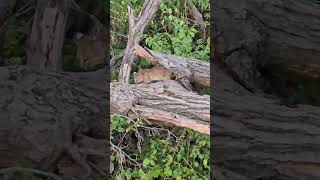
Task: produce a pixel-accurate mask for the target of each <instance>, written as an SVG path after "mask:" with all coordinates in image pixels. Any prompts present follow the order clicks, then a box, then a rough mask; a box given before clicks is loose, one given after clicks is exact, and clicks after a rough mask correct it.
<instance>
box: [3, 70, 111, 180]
mask: <svg viewBox="0 0 320 180" xmlns="http://www.w3.org/2000/svg"><path fill="white" fill-rule="evenodd" d="M0 73H1V74H0V93H1V94H2V96H1V97H0V106H1V108H0V123H1V125H0V134H1V136H0V142H1V143H0V149H1V150H0V159H1V161H0V168H8V167H15V166H20V165H21V164H22V165H23V166H24V167H26V168H32V169H38V170H41V171H45V172H52V173H55V174H57V175H59V176H63V177H78V178H79V177H81V178H82V177H85V176H87V175H96V174H97V173H98V172H104V174H105V173H106V172H105V169H106V163H107V156H106V153H107V151H108V149H107V144H106V143H107V141H106V138H107V137H106V134H105V131H106V128H107V123H106V122H107V120H106V118H108V117H107V116H106V115H107V113H108V111H107V109H108V103H107V99H108V98H107V94H106V90H105V89H106V88H104V89H100V88H96V87H95V86H92V85H93V84H92V83H91V84H90V83H83V82H81V81H78V80H75V79H74V78H72V77H70V76H66V75H61V74H60V75H59V74H55V73H44V72H40V71H34V70H31V69H29V68H27V67H24V66H20V67H1V68H0ZM103 82H105V81H103ZM17 163H19V164H17ZM92 164H94V165H95V167H93V166H92ZM97 169H98V170H97Z"/></svg>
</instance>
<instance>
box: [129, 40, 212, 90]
mask: <svg viewBox="0 0 320 180" xmlns="http://www.w3.org/2000/svg"><path fill="white" fill-rule="evenodd" d="M133 52H134V54H136V55H137V56H140V57H142V58H145V59H148V60H149V61H151V62H152V63H153V64H156V63H157V64H160V65H161V66H163V67H164V68H166V69H168V70H169V71H171V72H172V73H173V74H174V75H176V76H177V80H178V81H180V82H181V83H182V84H183V86H184V87H185V88H187V89H189V90H191V89H192V88H191V87H192V85H191V83H197V84H199V85H202V86H205V87H209V86H210V63H208V62H205V61H201V60H197V59H193V58H186V57H181V56H175V55H169V54H163V53H160V52H156V51H152V50H149V49H144V48H142V47H141V46H140V45H138V44H137V45H135V47H134V51H133Z"/></svg>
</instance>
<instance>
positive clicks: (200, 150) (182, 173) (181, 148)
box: [110, 115, 210, 180]
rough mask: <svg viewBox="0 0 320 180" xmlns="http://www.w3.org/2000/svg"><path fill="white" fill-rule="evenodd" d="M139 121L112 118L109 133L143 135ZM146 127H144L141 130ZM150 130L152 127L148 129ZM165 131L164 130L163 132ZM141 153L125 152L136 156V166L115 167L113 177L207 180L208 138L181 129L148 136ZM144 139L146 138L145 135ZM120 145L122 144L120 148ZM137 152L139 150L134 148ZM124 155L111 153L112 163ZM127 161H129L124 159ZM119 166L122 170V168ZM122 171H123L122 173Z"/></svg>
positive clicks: (120, 117)
mask: <svg viewBox="0 0 320 180" xmlns="http://www.w3.org/2000/svg"><path fill="white" fill-rule="evenodd" d="M143 127H144V123H143V121H142V119H138V120H137V121H129V119H128V118H126V117H123V116H115V115H113V116H112V118H111V133H112V135H113V136H115V135H116V134H117V133H122V134H123V133H124V136H126V135H127V136H129V135H130V134H131V135H132V134H139V133H142V130H141V129H142V128H143ZM144 128H145V127H144ZM151 129H152V128H151ZM163 130H164V129H163ZM147 134H148V139H145V141H144V143H143V145H142V148H141V149H142V150H141V151H139V150H134V151H132V150H131V152H130V151H129V150H127V152H126V153H127V154H129V153H132V154H131V155H132V156H133V155H134V156H136V157H137V159H136V162H138V163H139V164H136V165H132V164H130V163H127V164H130V165H127V166H125V167H122V166H116V168H115V170H114V172H113V174H112V177H113V179H115V178H116V176H121V177H126V179H146V180H149V179H156V178H160V179H165V178H167V179H209V176H210V174H209V171H210V166H209V158H210V141H209V136H207V135H203V134H200V133H196V132H193V131H191V130H183V129H180V130H178V131H174V133H173V134H171V133H167V134H164V133H159V132H158V133H155V132H154V133H147ZM144 137H145V136H144ZM113 140H115V139H113V138H112V137H111V141H113ZM119 146H121V144H120V145H119ZM137 149H139V148H137ZM122 157H123V156H121V155H119V154H117V153H115V152H112V155H111V157H110V159H111V161H112V162H113V163H115V164H117V162H119V161H122V162H123V159H122ZM127 161H129V160H127ZM121 167H122V168H121ZM121 169H122V170H121Z"/></svg>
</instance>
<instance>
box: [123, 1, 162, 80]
mask: <svg viewBox="0 0 320 180" xmlns="http://www.w3.org/2000/svg"><path fill="white" fill-rule="evenodd" d="M159 6H160V0H145V1H144V4H143V6H142V8H141V11H140V13H139V15H138V16H137V17H136V16H135V15H134V12H133V10H132V9H131V7H130V6H128V22H129V27H128V30H129V31H128V41H127V46H126V49H125V52H124V57H123V60H122V64H121V68H120V72H119V77H118V80H119V82H120V83H123V84H128V83H129V77H130V72H131V66H132V63H133V61H134V59H135V56H134V54H133V53H132V49H133V47H134V45H135V44H139V42H140V40H141V37H142V36H141V35H142V34H143V32H144V30H145V28H146V26H147V25H148V23H149V21H150V20H151V19H152V18H153V16H154V14H155V13H156V12H157V10H158V8H159Z"/></svg>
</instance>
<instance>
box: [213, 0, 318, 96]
mask: <svg viewBox="0 0 320 180" xmlns="http://www.w3.org/2000/svg"><path fill="white" fill-rule="evenodd" d="M211 8H212V11H213V18H212V23H213V25H214V29H215V31H216V32H214V33H213V34H219V36H216V38H215V42H214V43H213V46H215V47H216V48H215V56H216V57H219V58H222V59H220V60H221V61H223V63H225V64H226V65H227V66H228V69H229V71H230V72H231V74H232V76H233V77H234V79H236V80H237V81H238V82H240V83H242V84H243V85H244V86H246V87H247V88H248V89H250V90H252V91H255V90H258V89H259V88H260V86H261V84H259V83H260V82H261V73H260V72H259V71H258V69H264V71H265V73H267V74H266V76H270V78H274V79H273V81H281V80H282V79H284V78H288V80H290V81H292V80H294V79H293V78H296V77H297V76H298V75H301V76H303V77H304V78H305V79H318V82H319V79H320V78H319V77H320V76H319V75H320V68H319V67H320V58H319V57H320V40H319V39H320V10H319V9H320V3H319V1H316V0H311V1H303V0H285V1H259V0H231V1H222V0H215V1H213V4H212V6H211ZM275 67H276V68H275ZM288 72H290V73H292V74H294V75H291V74H290V75H289V73H288ZM262 75H264V74H262ZM279 77H280V78H279ZM283 91H286V90H283Z"/></svg>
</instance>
